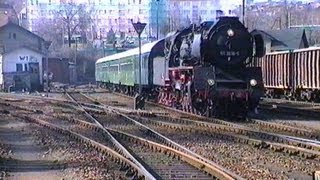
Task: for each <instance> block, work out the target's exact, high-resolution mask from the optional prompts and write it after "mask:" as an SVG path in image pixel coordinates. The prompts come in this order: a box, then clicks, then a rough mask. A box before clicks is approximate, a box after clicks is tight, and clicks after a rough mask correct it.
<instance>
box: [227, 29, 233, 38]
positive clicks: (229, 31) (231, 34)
mask: <svg viewBox="0 0 320 180" xmlns="http://www.w3.org/2000/svg"><path fill="white" fill-rule="evenodd" d="M227 34H228V36H230V37H232V36H234V31H233V30H232V29H229V30H228V31H227Z"/></svg>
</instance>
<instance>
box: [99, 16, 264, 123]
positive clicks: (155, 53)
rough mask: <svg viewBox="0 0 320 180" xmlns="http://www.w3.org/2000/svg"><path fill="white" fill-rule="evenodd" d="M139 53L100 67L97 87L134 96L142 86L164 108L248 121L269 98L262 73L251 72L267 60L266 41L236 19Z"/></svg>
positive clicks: (126, 54) (122, 55) (193, 30)
mask: <svg viewBox="0 0 320 180" xmlns="http://www.w3.org/2000/svg"><path fill="white" fill-rule="evenodd" d="M141 52H142V62H141V72H142V74H141V78H138V77H139V66H138V64H139V58H138V57H139V56H138V55H139V49H138V48H136V49H132V50H129V51H126V52H122V53H118V54H114V55H111V56H107V57H104V58H101V59H99V60H98V61H97V62H96V81H97V82H98V83H99V84H100V85H102V86H105V87H109V88H112V89H114V90H118V91H121V92H125V93H127V94H129V95H133V94H135V93H136V92H137V90H138V86H139V84H140V85H142V90H143V94H144V96H147V95H149V97H150V98H153V99H155V100H156V101H157V102H158V103H161V104H164V105H166V106H170V107H174V108H177V109H181V110H184V111H187V112H191V113H196V114H201V115H206V116H225V115H227V116H238V117H239V116H241V117H246V115H247V112H248V111H249V110H253V109H254V108H255V107H256V106H257V104H258V102H259V99H260V96H261V95H262V94H263V89H262V86H263V83H262V75H261V69H260V68H259V67H247V64H248V63H250V59H251V58H252V57H262V56H264V54H265V53H264V43H263V39H262V37H261V36H260V35H252V34H250V33H249V32H248V30H247V29H246V28H245V27H244V25H243V24H241V22H240V21H239V19H238V18H236V17H221V18H220V19H219V20H217V22H215V23H213V22H205V23H202V24H201V25H200V26H190V27H189V28H185V29H183V30H179V31H176V32H172V33H169V34H168V35H167V37H166V38H164V39H161V40H159V41H156V42H153V43H149V44H145V45H143V46H142V48H141Z"/></svg>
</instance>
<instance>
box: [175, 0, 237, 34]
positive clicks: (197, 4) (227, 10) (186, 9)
mask: <svg viewBox="0 0 320 180" xmlns="http://www.w3.org/2000/svg"><path fill="white" fill-rule="evenodd" d="M236 4H237V3H230V2H229V1H221V0H202V1H199V0H183V1H181V0H171V3H170V21H171V23H170V24H171V27H172V28H173V29H175V28H179V27H185V26H189V25H190V23H192V24H200V23H201V22H203V21H214V20H216V18H217V16H218V14H217V13H218V10H222V11H223V12H224V15H227V16H230V15H233V14H231V10H232V9H234V8H235V6H236ZM177 26H178V27H177Z"/></svg>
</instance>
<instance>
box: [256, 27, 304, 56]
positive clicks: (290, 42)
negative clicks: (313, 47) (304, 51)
mask: <svg viewBox="0 0 320 180" xmlns="http://www.w3.org/2000/svg"><path fill="white" fill-rule="evenodd" d="M253 33H261V34H262V36H263V37H264V38H268V39H270V40H271V42H272V45H271V46H272V47H271V49H272V50H276V51H279V50H293V49H300V48H307V47H309V44H308V40H307V38H306V33H305V30H304V29H283V30H273V31H262V30H254V31H253ZM301 42H303V44H302V45H301Z"/></svg>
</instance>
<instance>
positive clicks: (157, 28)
mask: <svg viewBox="0 0 320 180" xmlns="http://www.w3.org/2000/svg"><path fill="white" fill-rule="evenodd" d="M158 39H159V0H157V40H158Z"/></svg>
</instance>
